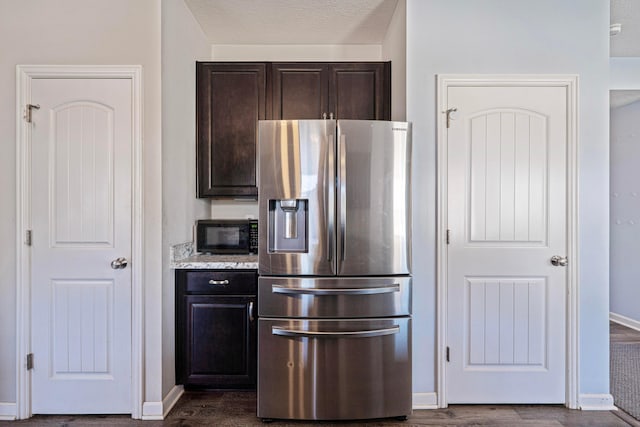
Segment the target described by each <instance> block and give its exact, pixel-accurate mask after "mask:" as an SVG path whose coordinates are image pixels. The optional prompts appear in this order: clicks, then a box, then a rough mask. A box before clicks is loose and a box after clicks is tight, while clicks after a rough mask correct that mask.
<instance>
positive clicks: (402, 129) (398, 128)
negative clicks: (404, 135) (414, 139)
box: [391, 128, 407, 132]
mask: <svg viewBox="0 0 640 427" xmlns="http://www.w3.org/2000/svg"><path fill="white" fill-rule="evenodd" d="M391 130H403V131H405V132H406V131H407V130H406V129H405V128H391Z"/></svg>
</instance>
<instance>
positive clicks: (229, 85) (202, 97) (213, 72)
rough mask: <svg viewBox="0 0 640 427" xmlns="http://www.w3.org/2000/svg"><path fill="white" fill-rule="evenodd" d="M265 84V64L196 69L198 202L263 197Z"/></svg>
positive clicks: (202, 65)
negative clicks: (260, 146) (260, 154)
mask: <svg viewBox="0 0 640 427" xmlns="http://www.w3.org/2000/svg"><path fill="white" fill-rule="evenodd" d="M266 83H267V64H265V63H246V62H235V63H234V62H226V63H225V62H197V63H196V107H197V108H196V132H197V195H198V197H211V198H250V199H256V198H257V197H258V188H257V186H256V147H257V140H258V120H261V119H266V118H268V117H269V116H270V114H269V111H268V109H267V84H266Z"/></svg>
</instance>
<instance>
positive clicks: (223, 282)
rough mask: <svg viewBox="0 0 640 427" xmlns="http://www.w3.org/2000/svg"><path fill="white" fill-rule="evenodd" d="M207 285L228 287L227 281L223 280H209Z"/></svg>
mask: <svg viewBox="0 0 640 427" xmlns="http://www.w3.org/2000/svg"><path fill="white" fill-rule="evenodd" d="M209 284H210V285H222V286H224V285H228V284H229V281H228V280H227V279H225V280H209Z"/></svg>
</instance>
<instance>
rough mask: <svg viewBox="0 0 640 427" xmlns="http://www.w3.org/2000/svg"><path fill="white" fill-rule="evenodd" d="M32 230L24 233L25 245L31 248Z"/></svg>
mask: <svg viewBox="0 0 640 427" xmlns="http://www.w3.org/2000/svg"><path fill="white" fill-rule="evenodd" d="M31 234H32V233H31V230H26V231H25V233H24V244H25V245H27V246H31V237H32V236H31Z"/></svg>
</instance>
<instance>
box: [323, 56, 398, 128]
mask: <svg viewBox="0 0 640 427" xmlns="http://www.w3.org/2000/svg"><path fill="white" fill-rule="evenodd" d="M329 110H330V111H331V112H333V113H334V116H335V118H337V119H358V120H391V63H390V62H358V63H350V62H345V63H333V64H331V65H330V67H329Z"/></svg>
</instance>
